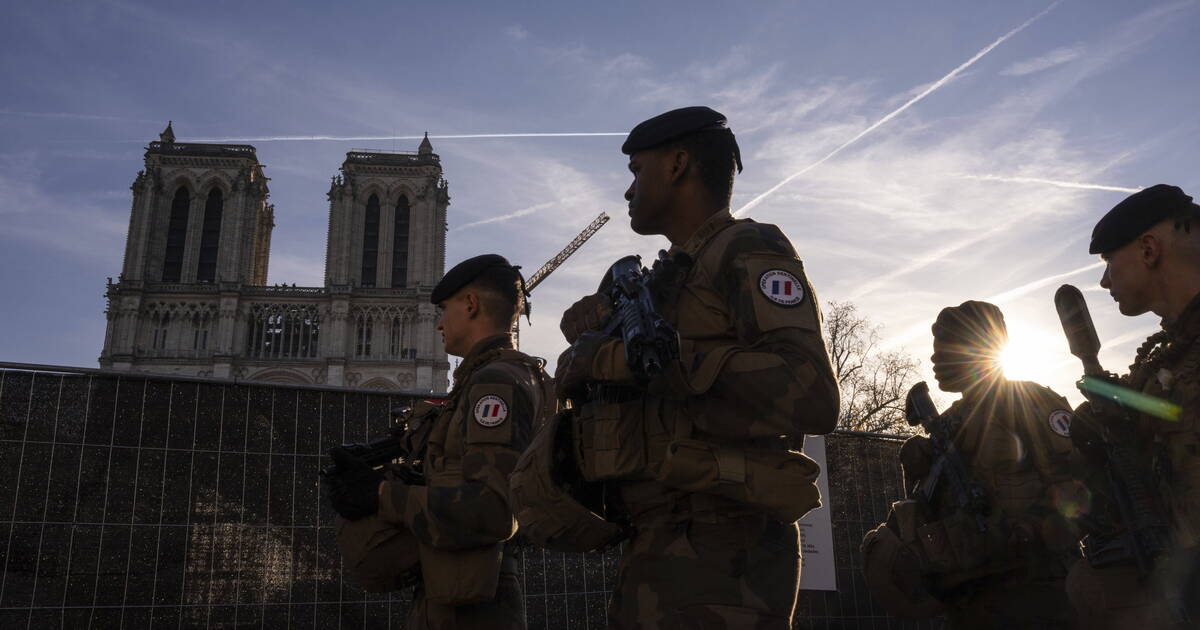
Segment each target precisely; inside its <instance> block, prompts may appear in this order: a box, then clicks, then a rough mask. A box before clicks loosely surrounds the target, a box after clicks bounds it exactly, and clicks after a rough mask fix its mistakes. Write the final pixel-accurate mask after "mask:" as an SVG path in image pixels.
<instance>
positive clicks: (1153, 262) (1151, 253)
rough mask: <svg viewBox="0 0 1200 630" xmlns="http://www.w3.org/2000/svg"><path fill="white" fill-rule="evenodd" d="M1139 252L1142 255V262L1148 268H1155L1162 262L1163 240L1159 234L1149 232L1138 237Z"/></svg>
mask: <svg viewBox="0 0 1200 630" xmlns="http://www.w3.org/2000/svg"><path fill="white" fill-rule="evenodd" d="M1138 246H1139V248H1140V249H1139V252H1140V254H1141V257H1142V264H1144V265H1145V266H1146V268H1147V269H1154V268H1155V267H1157V266H1158V265H1160V264H1161V263H1162V260H1163V242H1162V239H1161V238H1159V237H1158V235H1157V234H1154V233H1152V232H1147V233H1146V234H1143V235H1142V236H1141V237H1140V238H1139V239H1138Z"/></svg>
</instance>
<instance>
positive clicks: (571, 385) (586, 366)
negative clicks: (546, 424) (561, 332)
mask: <svg viewBox="0 0 1200 630" xmlns="http://www.w3.org/2000/svg"><path fill="white" fill-rule="evenodd" d="M554 381H555V385H556V386H557V388H558V396H559V398H572V397H574V396H575V395H577V394H578V393H579V392H580V391H581V390H582V389H583V387H584V386H585V385H586V384H587V383H592V382H609V383H614V382H632V381H633V373H632V372H630V371H629V366H628V365H626V363H625V347H624V344H622V343H621V340H620V339H616V338H614V337H608V336H606V335H604V334H602V333H598V332H595V331H592V332H585V333H583V334H582V335H580V336H579V339H577V340H576V341H575V343H573V344H571V347H570V348H567V349H566V351H564V352H563V353H562V354H560V355H559V356H558V365H557V366H556V367H555V370H554Z"/></svg>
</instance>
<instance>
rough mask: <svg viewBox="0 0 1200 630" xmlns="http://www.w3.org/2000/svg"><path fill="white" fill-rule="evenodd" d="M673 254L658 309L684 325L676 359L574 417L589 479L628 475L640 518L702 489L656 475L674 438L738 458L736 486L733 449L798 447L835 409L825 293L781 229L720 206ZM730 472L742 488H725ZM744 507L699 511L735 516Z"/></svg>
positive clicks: (633, 511)
mask: <svg viewBox="0 0 1200 630" xmlns="http://www.w3.org/2000/svg"><path fill="white" fill-rule="evenodd" d="M668 254H669V257H670V258H671V260H672V261H673V262H671V263H669V264H668V265H664V266H661V267H659V268H658V269H657V270H656V272H655V279H654V282H653V283H652V285H653V291H654V293H655V294H656V305H657V306H658V308H659V309H660V310H661V311H662V315H663V317H664V318H665V319H666V320H667V321H668V322H670V323H671V324H672V325H674V326H675V327H676V329H677V330H678V332H679V341H680V360H679V361H677V362H673V363H672V364H670V365H669V366H668V368H667V370H666V371H665V372H664V374H663V375H660V376H659V377H657V378H655V379H654V380H652V381H651V382H650V383H649V386H648V388H647V389H646V390H645V391H640V392H638V393H637V394H636V395H635V396H634V397H633V398H632V399H629V400H626V401H623V402H620V403H616V404H609V403H586V404H584V405H582V406H581V407H580V410H579V413H578V419H577V421H576V423H575V426H576V429H575V432H576V438H575V444H576V456H577V458H578V459H577V461H578V462H579V465H580V469H581V471H582V473H583V476H584V478H585V479H586V480H588V481H603V480H614V481H622V482H625V483H622V484H621V490H620V494H621V496H622V500H623V503H624V506H625V508H626V509H627V510H628V511H629V516H630V517H631V518H633V520H634V521H635V522H639V521H640V522H648V520H647V519H658V518H659V517H660V516H663V515H664V511H663V509H664V508H666V511H667V513H671V514H674V513H676V512H674V511H673V510H674V508H673V507H671V506H678V505H680V504H682V503H683V502H684V501H682V499H684V497H686V496H688V495H691V494H693V493H694V491H688V490H683V489H681V488H680V487H678V485H677V484H676V486H677V487H676V489H671V488H665V487H664V486H663V484H662V483H659V482H657V481H655V480H657V479H661V478H662V477H661V475H663V474H666V470H667V468H666V467H665V464H664V462H665V461H666V460H667V459H668V452H669V450H670V449H671V445H672V444H678V443H680V441H681V440H691V441H692V442H693V443H697V442H698V443H703V444H707V445H710V446H711V448H713V449H715V450H717V451H724V453H714V455H713V456H714V457H717V458H718V459H724V458H728V457H731V456H732V457H734V458H736V459H737V461H738V462H739V463H737V464H734V462H733V461H731V460H725V461H724V462H722V463H721V464H720V465H719V466H718V468H719V470H717V471H716V472H715V474H718V475H721V478H720V480H719V482H718V485H720V484H725V485H726V486H731V487H732V486H734V485H738V484H741V483H743V482H744V479H743V475H742V474H739V473H740V470H741V466H742V464H741V463H740V462H741V457H743V456H742V455H737V454H735V451H738V450H739V449H755V448H759V449H761V448H767V449H787V448H788V447H795V448H797V449H798V448H799V446H800V445H801V444H802V442H803V436H804V435H805V434H821V433H828V432H829V431H831V430H833V428H834V426H835V425H836V423H837V415H838V405H839V392H838V385H837V381H836V379H835V378H834V375H833V368H832V366H831V365H830V360H829V354H828V351H827V350H826V348H825V342H824V339H823V338H822V336H821V313H820V310H819V308H818V306H817V297H816V295H815V294H814V293H813V290H812V287H811V286H810V285H809V283H808V280H807V279H806V278H805V275H804V267H803V265H802V263H801V262H800V260H799V258H798V257H797V256H796V252H795V250H794V249H793V248H792V245H791V243H790V242H788V240H787V238H786V237H785V236H784V235H783V233H782V232H780V230H779V229H778V228H776V227H775V226H772V225H766V224H761V223H756V222H754V221H751V220H740V221H735V220H734V219H733V217H731V216H730V214H729V213H728V211H722V212H719V213H717V214H715V215H713V216H712V217H710V218H709V219H708V220H707V221H706V222H705V223H704V224H702V225H701V227H700V228H699V229H698V230H697V231H696V233H695V234H694V235H693V236H692V237H691V238H690V239H689V240H688V242H687V243H685V244H684V245H682V246H676V247H672V248H671V250H670V251H669V252H668ZM609 346H610V347H611V348H613V349H614V351H613V352H611V353H609V354H610V355H616V356H618V357H620V356H623V352H624V351H623V346H622V344H621V341H620V340H619V339H617V340H614V341H612V342H609ZM616 364H620V365H619V367H612V366H615V365H616ZM606 367H607V368H608V370H609V371H607V372H606ZM592 374H593V377H594V378H596V379H597V380H600V381H620V380H621V378H622V374H624V375H627V374H628V369H627V368H625V366H624V364H623V359H619V360H616V361H608V362H604V361H600V360H597V361H596V362H595V364H594V365H593V370H592ZM742 452H746V451H742ZM745 457H747V458H751V459H752V456H751V455H745ZM751 459H747V460H746V462H747V463H746V464H745V465H746V466H750V465H753V462H752V461H751ZM726 463H728V464H729V465H728V466H727V465H726ZM760 463H761V462H760ZM789 470H791V469H789ZM721 471H724V472H721ZM677 472H678V471H677ZM775 473H777V474H780V475H784V476H785V477H787V476H788V475H792V473H790V472H784V471H783V469H782V468H780V469H778V470H776V471H775ZM695 474H697V475H704V474H707V473H703V472H699V471H695ZM726 474H728V475H729V479H728V481H734V482H735V483H733V484H726V483H725V482H726V481H727V479H726V477H725V476H724V475H726ZM764 474H766V473H765V472H764ZM685 476H687V474H686V473H685ZM793 476H794V475H793ZM763 481H764V483H765V482H767V481H768V480H767V478H766V477H764V479H763ZM787 481H788V479H779V480H776V481H770V483H769V484H768V485H775V484H776V483H777V482H778V483H784V482H787ZM685 485H687V484H685ZM691 485H692V486H694V485H695V484H691ZM780 487H782V486H780ZM716 489H719V488H714V491H715V490H716ZM692 503H693V505H694V504H695V501H692ZM737 503H739V501H737V500H736V499H735V500H733V504H729V503H721V504H716V505H709V506H708V507H705V508H703V510H702V511H706V512H713V513H722V514H732V511H736V510H739V509H741V508H740V507H738V506H737ZM810 507H811V506H810ZM695 509H701V508H695ZM678 514H680V515H682V514H683V513H682V512H680V513H678ZM643 517H644V518H643ZM671 518H674V517H671Z"/></svg>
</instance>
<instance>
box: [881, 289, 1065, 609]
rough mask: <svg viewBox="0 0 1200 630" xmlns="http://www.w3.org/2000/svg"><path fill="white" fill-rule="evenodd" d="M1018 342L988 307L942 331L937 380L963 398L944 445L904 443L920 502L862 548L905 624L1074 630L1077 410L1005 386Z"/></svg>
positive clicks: (1053, 397)
mask: <svg viewBox="0 0 1200 630" xmlns="http://www.w3.org/2000/svg"><path fill="white" fill-rule="evenodd" d="M1007 340H1008V333H1007V329H1006V327H1005V324H1004V316H1003V314H1002V313H1001V312H1000V309H999V308H997V307H996V306H994V305H992V304H989V303H987V302H976V301H968V302H964V303H963V304H961V305H959V306H957V307H949V308H946V309H943V310H942V312H941V313H939V314H938V317H937V320H936V321H935V322H934V324H933V356H932V357H930V359H931V361H932V362H933V374H934V377H935V378H936V379H937V381H938V386H939V387H940V388H941V389H942V390H943V391H947V392H961V393H962V398H961V399H960V400H957V401H955V402H954V404H953V405H951V406H950V408H949V409H948V410H947V411H946V412H945V413H944V414H941V415H940V416H939V417H937V418H936V419H935V420H933V421H932V422H933V423H934V424H932V425H931V426H932V427H933V428H936V429H937V431H936V433H937V436H936V438H934V439H938V440H947V442H945V443H944V444H945V446H943V445H938V447H937V448H935V444H934V442H933V440H932V439H931V438H929V437H924V436H915V437H912V438H909V439H908V440H907V441H906V442H905V443H904V446H903V447H902V448H901V463H902V467H903V471H904V484H905V489H906V491H907V492H909V493H910V499H909V500H907V501H901V502H898V503H896V504H894V506H893V513H892V515H891V516H890V517H889V520H888V523H885V524H884V525H881V526H880V527H879V528H878V529H876V530H874V531H872V532H870V533H868V534H867V536H866V538H865V539H864V541H863V554H864V563H863V566H864V571H865V573H866V574H867V580H868V584H869V585H870V586H871V587H872V590H873V591H874V592H875V593H876V594H877V596H879V598H880V600H881V601H882V602H884V603H885V605H886V606H887V607H888V608H889V609H890V610H891V612H893V613H894V614H900V615H905V616H932V615H934V614H937V613H938V612H944V613H945V614H946V618H947V621H948V622H949V625H950V626H951V627H953V628H1067V627H1070V624H1071V623H1072V620H1071V614H1070V610H1071V609H1070V605H1069V604H1068V601H1067V596H1066V591H1065V587H1064V579H1065V577H1066V575H1067V569H1068V566H1069V563H1070V561H1072V560H1073V558H1074V557H1075V556H1076V555H1077V551H1076V545H1075V540H1076V536H1075V534H1074V532H1073V530H1072V529H1071V524H1070V523H1069V522H1068V520H1067V519H1066V518H1065V517H1064V515H1063V514H1061V513H1060V509H1059V508H1060V506H1061V505H1064V504H1066V503H1067V499H1068V498H1071V497H1076V496H1078V495H1079V494H1080V493H1079V491H1078V489H1077V485H1076V484H1075V483H1074V482H1073V481H1072V480H1071V478H1070V454H1071V440H1070V438H1069V435H1070V426H1071V412H1070V411H1069V410H1070V407H1069V406H1068V403H1067V401H1066V399H1065V398H1063V397H1062V396H1059V395H1058V394H1056V393H1054V392H1053V391H1051V390H1050V389H1047V388H1046V387H1043V386H1041V385H1038V384H1036V383H1031V382H1026V381H1010V380H1008V379H1006V378H1005V377H1004V374H1003V372H1002V371H1001V370H1000V367H999V362H998V359H999V353H1000V350H1001V349H1002V347H1003V346H1004V344H1005V343H1006V342H1007ZM923 385H924V384H921V385H919V386H918V387H923ZM914 389H916V388H914ZM922 391H923V390H922ZM909 405H910V406H913V405H914V395H913V394H910V399H909ZM951 447H952V448H953V450H954V451H955V452H956V453H951V454H950V455H944V454H943V452H944V451H946V450H950V448H951ZM939 451H942V452H939ZM955 459H957V460H958V461H959V462H962V463H961V464H958V463H956V462H955V461H954V460H955ZM958 467H961V468H958ZM960 474H961V475H962V477H965V479H964V478H962V477H958V475H960ZM955 477H957V478H955ZM965 499H967V500H965ZM970 499H974V500H970Z"/></svg>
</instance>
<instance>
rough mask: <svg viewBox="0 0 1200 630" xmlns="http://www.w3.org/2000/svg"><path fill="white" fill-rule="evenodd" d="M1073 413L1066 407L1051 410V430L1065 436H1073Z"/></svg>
mask: <svg viewBox="0 0 1200 630" xmlns="http://www.w3.org/2000/svg"><path fill="white" fill-rule="evenodd" d="M1072 417H1073V416H1072V415H1071V412H1070V411H1067V410H1066V409H1056V410H1054V411H1051V412H1050V418H1049V421H1050V430H1051V431H1054V432H1055V433H1057V434H1059V435H1061V436H1063V437H1071V418H1072Z"/></svg>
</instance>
